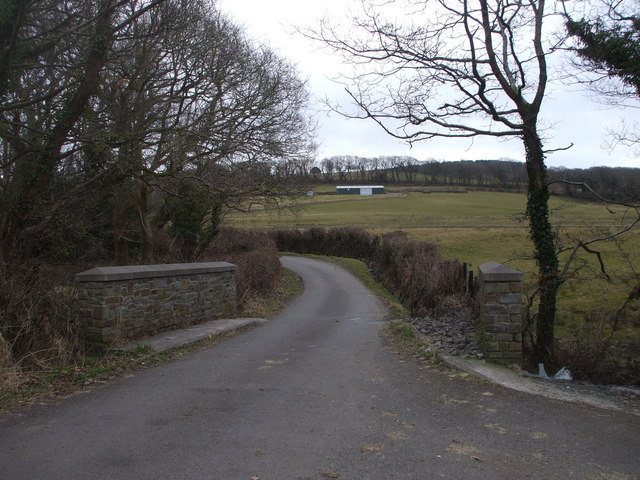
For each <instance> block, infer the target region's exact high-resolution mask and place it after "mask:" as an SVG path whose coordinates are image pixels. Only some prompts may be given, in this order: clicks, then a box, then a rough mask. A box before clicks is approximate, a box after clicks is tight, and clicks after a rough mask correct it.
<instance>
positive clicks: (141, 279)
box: [75, 262, 237, 348]
mask: <svg viewBox="0 0 640 480" xmlns="http://www.w3.org/2000/svg"><path fill="white" fill-rule="evenodd" d="M236 268H237V267H236V266H235V265H233V264H231V263H227V262H211V263H179V264H164V265H131V266H123V267H97V268H93V269H91V270H87V271H85V272H82V273H79V274H77V275H76V277H75V280H76V284H77V287H78V303H79V310H80V315H81V318H83V319H85V321H86V328H85V338H86V341H87V343H88V344H89V346H91V347H95V348H109V347H111V346H115V345H118V344H121V343H124V342H129V341H131V340H134V339H138V338H142V337H146V336H149V335H154V334H156V333H159V332H163V331H167V330H174V329H177V328H182V327H186V326H189V325H194V324H198V323H202V322H205V321H208V320H214V319H217V318H225V317H230V316H234V315H235V313H236V278H235V272H236Z"/></svg>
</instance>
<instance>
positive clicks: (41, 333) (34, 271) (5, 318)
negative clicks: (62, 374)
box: [0, 263, 83, 368]
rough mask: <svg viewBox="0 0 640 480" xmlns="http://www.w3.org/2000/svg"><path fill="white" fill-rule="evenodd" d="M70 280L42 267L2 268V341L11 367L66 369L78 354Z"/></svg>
mask: <svg viewBox="0 0 640 480" xmlns="http://www.w3.org/2000/svg"><path fill="white" fill-rule="evenodd" d="M75 293H76V292H75V288H74V286H73V283H72V281H71V275H70V274H69V275H68V278H67V282H63V283H60V278H59V275H56V274H55V273H54V272H53V271H52V270H51V269H48V268H47V267H46V266H45V265H42V264H32V265H25V264H16V263H14V264H7V263H3V264H0V336H1V337H2V338H4V340H5V342H6V343H7V344H8V345H9V346H10V351H11V357H12V359H13V362H14V364H15V365H19V366H21V367H25V368H32V367H43V366H47V365H52V364H57V363H69V362H71V361H73V360H74V359H77V358H78V356H79V355H80V353H81V352H82V348H83V345H82V336H81V331H80V328H79V319H78V314H77V311H76V304H75Z"/></svg>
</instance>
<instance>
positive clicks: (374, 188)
mask: <svg viewBox="0 0 640 480" xmlns="http://www.w3.org/2000/svg"><path fill="white" fill-rule="evenodd" d="M382 193H384V187H383V186H382V185H362V186H351V187H336V195H380V194H382Z"/></svg>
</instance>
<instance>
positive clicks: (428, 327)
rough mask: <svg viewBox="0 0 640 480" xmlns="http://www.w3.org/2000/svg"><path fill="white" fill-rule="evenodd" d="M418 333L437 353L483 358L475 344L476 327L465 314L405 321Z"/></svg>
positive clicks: (416, 318)
mask: <svg viewBox="0 0 640 480" xmlns="http://www.w3.org/2000/svg"><path fill="white" fill-rule="evenodd" d="M407 322H408V323H410V324H411V325H413V326H414V327H415V328H416V329H417V330H418V331H419V332H420V333H422V334H424V335H428V336H429V337H430V338H431V344H432V345H434V347H435V348H436V349H438V350H439V351H442V352H445V353H448V354H450V355H455V356H458V357H464V356H470V357H474V358H479V359H480V358H483V355H482V352H480V348H479V347H478V344H477V343H476V326H475V324H474V323H473V322H472V321H471V320H470V318H469V316H468V315H466V314H465V312H458V313H455V314H453V315H445V316H437V317H415V318H411V319H409V320H407Z"/></svg>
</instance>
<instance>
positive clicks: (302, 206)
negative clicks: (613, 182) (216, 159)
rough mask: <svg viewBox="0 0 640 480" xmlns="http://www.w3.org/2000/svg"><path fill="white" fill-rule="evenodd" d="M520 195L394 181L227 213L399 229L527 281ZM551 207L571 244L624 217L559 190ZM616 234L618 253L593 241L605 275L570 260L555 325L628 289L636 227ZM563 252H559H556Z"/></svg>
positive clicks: (248, 221) (447, 253)
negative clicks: (387, 189)
mask: <svg viewBox="0 0 640 480" xmlns="http://www.w3.org/2000/svg"><path fill="white" fill-rule="evenodd" d="M525 201H526V198H525V196H524V195H523V194H517V193H498V192H481V191H469V192H467V193H443V192H437V191H434V192H432V193H420V192H411V191H409V192H406V191H403V190H402V189H398V190H397V193H391V194H386V195H376V196H371V197H359V196H337V195H317V196H314V197H308V198H304V199H301V200H300V202H299V203H297V204H295V205H292V206H290V207H288V208H284V209H280V210H256V211H254V212H251V213H248V214H234V215H233V216H231V217H229V218H228V219H227V221H228V223H230V224H231V225H233V226H236V227H242V228H259V229H274V228H309V227H314V226H325V227H331V226H353V227H360V228H363V229H366V230H369V231H371V232H373V233H383V232H390V231H395V230H402V231H405V232H407V234H408V235H409V236H410V237H411V238H413V239H416V240H426V241H429V242H433V243H435V244H437V245H438V247H439V249H440V253H441V254H442V256H443V257H445V258H450V259H458V260H460V261H462V262H467V263H469V264H471V265H472V266H473V268H476V267H477V266H478V265H480V264H482V263H485V262H488V261H497V262H500V263H504V264H507V265H509V266H511V267H513V268H517V269H519V270H522V271H524V272H525V274H526V279H527V282H528V283H533V280H534V278H535V270H536V268H535V263H534V262H533V261H532V260H530V256H531V252H532V246H531V243H530V241H529V239H528V236H527V232H528V224H527V223H526V221H525V220H523V212H524V208H525ZM551 207H552V209H553V212H552V221H553V223H554V225H557V226H558V236H559V239H560V242H561V243H562V244H563V245H567V246H570V245H573V244H575V239H576V238H581V239H589V238H595V237H600V236H606V233H607V232H611V231H614V230H617V229H618V228H619V227H620V226H621V225H623V224H624V222H625V221H627V222H628V221H629V217H628V216H625V212H624V211H623V210H622V209H618V210H617V211H616V212H615V213H614V214H612V213H610V212H608V211H607V209H605V208H604V207H603V206H601V205H597V204H592V203H586V202H577V201H572V200H571V199H567V198H559V197H554V198H552V200H551ZM622 240H623V241H624V250H625V252H626V254H627V257H626V258H625V257H624V256H623V255H621V254H620V251H619V250H618V248H617V246H616V243H615V242H613V241H607V242H601V243H598V244H596V245H595V246H594V248H595V249H597V250H599V251H601V252H602V254H603V258H604V261H605V265H606V268H607V272H608V273H609V274H610V276H611V280H610V281H607V280H605V279H604V278H603V276H602V275H600V274H599V272H598V268H597V267H598V264H597V262H596V259H595V257H594V256H593V255H587V254H585V253H584V252H581V253H580V254H579V255H578V257H577V260H576V261H574V262H573V265H574V266H578V265H580V266H582V268H581V270H580V271H579V272H578V274H577V277H576V278H575V279H572V280H569V281H568V282H567V284H566V285H565V286H564V288H563V290H562V293H561V303H560V309H559V314H558V320H557V324H558V327H559V333H565V334H569V333H570V331H573V330H575V328H576V327H575V326H576V325H577V324H581V325H582V324H584V319H586V318H589V319H592V320H591V321H590V322H587V323H588V324H590V325H591V324H593V322H596V323H597V321H598V320H597V317H598V312H604V311H611V310H615V309H616V308H617V306H618V305H619V304H620V302H621V301H622V299H623V298H624V296H625V295H626V294H627V293H628V290H629V287H630V285H631V284H632V281H633V278H634V275H635V274H634V270H633V266H634V265H638V266H640V230H637V229H636V231H635V232H633V233H630V234H626V235H625V236H624V237H622ZM566 258H567V254H564V255H562V259H563V260H565V259H566ZM635 316H636V318H637V317H638V315H637V312H636V315H635ZM637 323H639V324H638V325H636V327H638V328H633V329H632V330H627V331H626V333H627V334H631V333H633V335H634V336H635V334H636V333H635V332H636V331H637V330H638V329H640V320H637ZM591 326H592V327H593V325H591ZM563 331H564V332H563Z"/></svg>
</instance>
